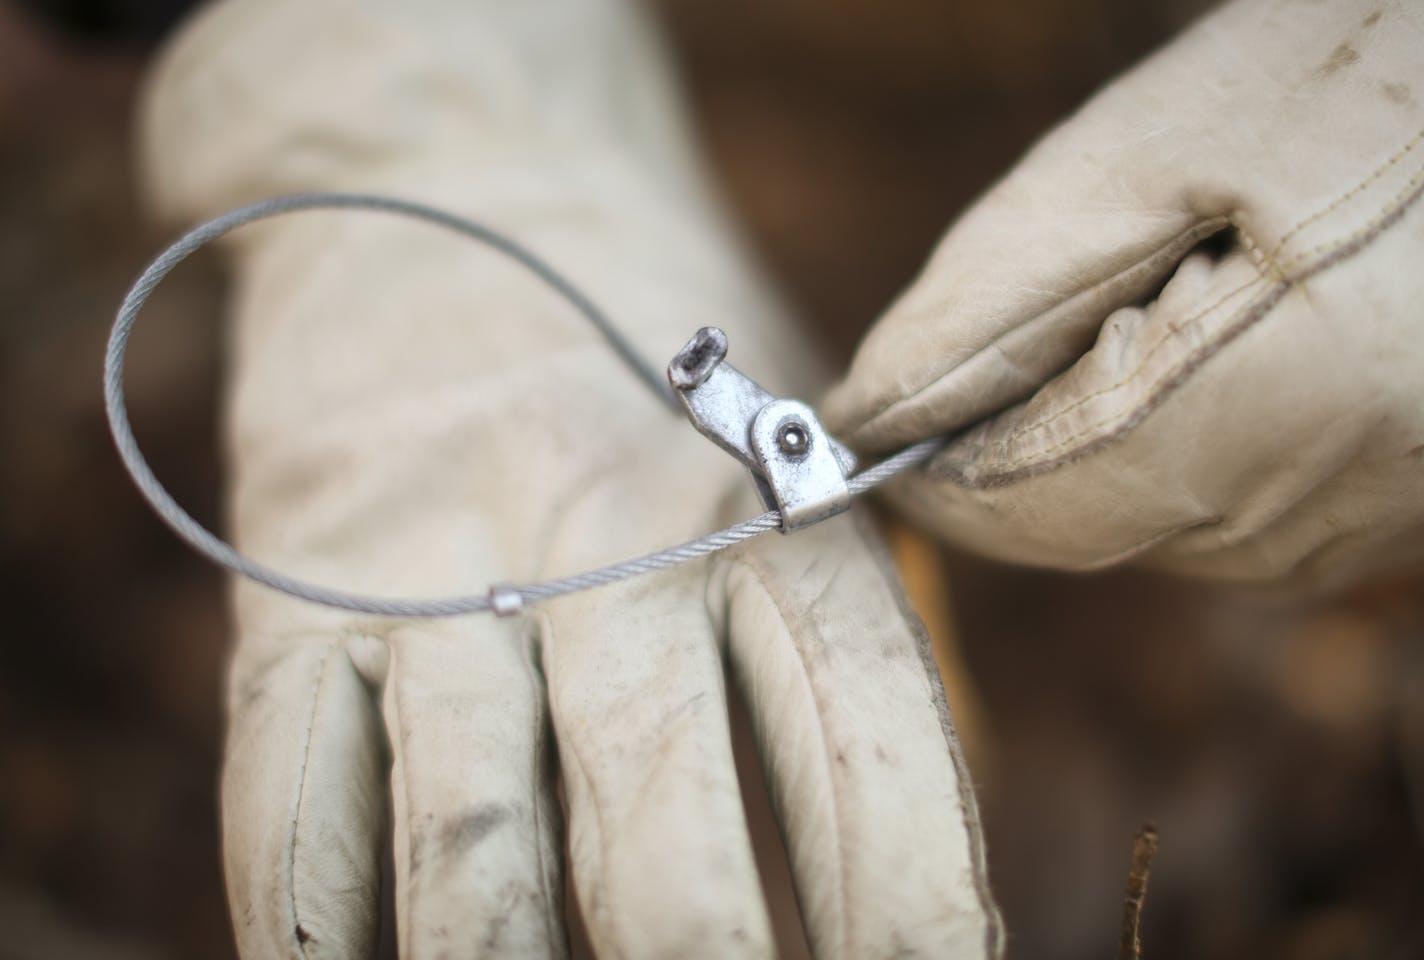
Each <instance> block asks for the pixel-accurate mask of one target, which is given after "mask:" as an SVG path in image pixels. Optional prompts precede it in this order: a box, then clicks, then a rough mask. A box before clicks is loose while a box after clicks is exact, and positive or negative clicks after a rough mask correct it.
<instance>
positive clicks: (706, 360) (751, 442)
mask: <svg viewBox="0 0 1424 960" xmlns="http://www.w3.org/2000/svg"><path fill="white" fill-rule="evenodd" d="M726 358H727V335H726V334H725V333H723V332H722V331H721V330H719V329H717V328H716V327H703V328H702V329H701V330H698V331H697V333H695V334H693V337H692V339H691V340H689V341H687V345H686V346H684V347H683V348H682V349H681V350H679V351H678V353H677V356H675V357H673V358H672V363H671V364H669V365H668V380H669V382H671V383H672V386H673V391H674V393H676V394H677V397H678V399H679V400H681V401H682V404H683V406H684V407H686V408H687V415H688V417H689V418H690V419H691V420H692V425H693V426H695V427H696V428H697V430H698V432H700V433H701V434H702V435H703V436H705V437H707V438H708V439H710V440H711V441H712V442H713V443H715V444H717V446H719V447H721V448H722V449H723V450H726V451H727V452H728V453H730V454H731V455H732V456H734V457H736V458H737V459H738V460H740V461H741V462H742V464H743V465H744V466H746V468H747V469H748V470H750V471H751V474H752V477H753V479H754V480H755V481H756V485H757V491H758V492H759V493H760V494H761V498H762V502H763V503H764V504H766V507H767V509H768V510H779V511H781V532H782V533H790V532H791V531H792V530H799V529H800V528H801V527H805V526H809V525H810V524H813V523H816V522H817V521H820V520H824V519H826V518H827V517H833V516H835V515H836V514H838V513H842V512H844V511H845V510H846V509H848V508H849V507H850V489H849V488H848V487H847V486H846V478H847V477H849V476H850V474H851V473H852V472H854V470H855V467H856V459H855V455H854V454H853V453H851V452H850V451H849V450H848V449H846V448H845V446H843V445H842V444H841V443H840V442H839V441H837V440H836V439H835V438H834V437H832V436H831V435H830V434H828V433H827V432H826V430H825V428H824V427H822V426H821V421H820V420H818V419H816V414H815V413H814V412H813V411H812V410H811V408H810V407H808V406H807V405H806V404H804V403H802V402H801V401H799V400H785V399H778V398H776V397H773V396H772V395H771V394H769V393H767V392H766V391H765V390H763V389H762V388H761V387H760V386H759V385H758V384H757V383H756V381H755V380H752V379H751V378H750V377H748V376H747V375H746V374H744V373H742V372H741V371H740V370H738V369H737V368H736V367H734V366H732V365H731V364H730V363H727V362H726Z"/></svg>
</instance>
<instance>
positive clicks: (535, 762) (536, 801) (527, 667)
mask: <svg viewBox="0 0 1424 960" xmlns="http://www.w3.org/2000/svg"><path fill="white" fill-rule="evenodd" d="M540 620H541V621H542V622H544V623H547V618H544V617H541V618H540ZM522 662H523V664H524V675H525V678H526V680H528V681H529V684H530V687H531V688H532V689H533V690H534V691H535V694H536V695H539V694H542V695H543V696H544V698H545V700H544V709H543V710H541V711H539V712H538V714H537V715H536V716H535V719H534V725H535V727H536V730H535V735H534V753H533V755H532V757H531V758H530V760H531V764H532V766H533V770H531V771H530V777H529V782H530V783H531V784H533V785H534V791H533V794H534V795H533V796H531V797H530V804H529V806H530V810H531V811H532V814H533V821H534V851H535V857H536V858H537V863H536V869H537V871H538V873H539V892H540V894H541V895H542V896H543V898H544V929H545V932H546V933H547V934H548V937H549V943H550V944H555V943H559V942H560V941H561V940H563V939H564V935H563V932H562V931H560V930H557V929H556V928H555V922H554V916H553V910H552V907H553V905H554V902H555V900H554V897H553V891H552V890H551V889H550V887H549V877H548V875H547V873H546V872H545V863H544V833H545V823H544V805H543V803H542V802H541V798H540V796H539V793H540V790H539V788H540V786H541V785H542V784H543V781H544V774H545V772H546V770H545V769H543V766H544V764H546V763H547V758H546V751H547V750H548V749H549V732H550V731H549V726H550V724H551V723H552V714H551V713H550V711H549V703H548V685H547V684H546V683H544V682H543V677H542V676H540V675H539V674H538V671H536V670H535V669H534V663H533V660H532V658H529V657H525V658H523V659H522ZM546 718H547V719H546ZM549 786H550V789H553V784H550V785H549ZM560 846H561V847H562V844H561V845H560ZM562 855H563V851H562V849H560V851H559V856H560V858H561V859H562Z"/></svg>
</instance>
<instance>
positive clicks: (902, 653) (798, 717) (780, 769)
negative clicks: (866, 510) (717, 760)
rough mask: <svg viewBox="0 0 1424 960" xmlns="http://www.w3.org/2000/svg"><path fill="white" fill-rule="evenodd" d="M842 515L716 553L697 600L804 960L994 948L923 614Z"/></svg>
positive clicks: (996, 941) (979, 854)
mask: <svg viewBox="0 0 1424 960" xmlns="http://www.w3.org/2000/svg"><path fill="white" fill-rule="evenodd" d="M862 523H863V521H862V519H861V517H860V515H859V514H855V515H851V516H843V517H837V518H834V519H832V520H828V521H826V522H824V523H821V524H818V525H817V526H815V527H812V528H810V529H807V530H804V531H800V532H798V533H796V534H795V535H794V536H792V537H785V538H782V537H764V538H762V539H761V540H758V541H756V542H754V543H752V544H748V545H747V546H746V547H744V548H741V549H739V550H738V551H737V552H736V553H735V554H734V555H733V556H731V557H728V558H727V559H726V560H724V561H722V562H720V563H719V564H718V565H717V566H718V570H717V576H716V577H715V578H714V581H713V582H714V585H715V586H716V587H717V589H716V590H715V591H714V594H713V600H712V602H713V604H714V609H715V610H719V611H720V612H721V613H722V615H723V616H725V618H726V623H727V627H728V631H729V636H730V642H731V655H732V665H733V672H734V675H735V677H736V678H737V681H738V683H739V685H740V686H741V688H742V690H743V694H744V696H745V698H746V701H747V703H748V706H749V711H750V714H751V719H752V724H753V727H754V729H755V731H756V735H757V740H758V744H759V746H760V752H761V757H762V762H763V765H764V767H765V769H766V775H767V780H768V782H769V784H770V787H771V792H772V797H773V801H774V803H775V805H776V808H777V810H778V812H779V815H780V820H781V824H782V830H783V833H784V835H785V838H786V844H787V849H788V852H789V855H790V860H791V865H792V870H793V873H794V875H795V882H796V889H797V897H798V900H799V901H800V904H801V911H802V916H803V917H804V918H805V921H806V928H807V936H808V939H809V940H810V942H811V945H812V948H813V950H814V952H815V954H816V956H817V957H818V958H820V960H836V958H843V957H844V958H853V957H866V956H890V955H894V956H904V957H910V956H917V957H934V958H947V957H997V956H998V955H999V952H1000V950H1001V944H1002V932H1001V930H1000V926H999V921H998V915H997V912H996V909H995V907H994V904H993V902H992V900H991V898H990V895H989V891H988V885H987V879H986V875H985V865H984V851H983V842H982V837H981V834H980V829H979V823H978V813H977V808H976V806H975V801H974V796H973V790H972V786H971V784H970V782H969V780H968V778H967V773H966V771H965V770H964V768H963V764H962V761H961V760H960V758H959V748H958V743H957V741H956V740H955V736H954V730H953V727H952V725H951V724H950V719H949V713H948V708H947V706H946V704H945V700H944V689H943V687H942V686H941V684H940V680H939V674H938V672H937V671H936V670H935V668H934V661H933V659H932V656H931V653H930V650H929V646H928V639H927V637H926V636H925V634H924V630H923V627H922V626H921V625H920V623H919V621H918V619H917V618H916V617H915V615H914V614H913V612H911V611H910V610H909V609H908V608H907V607H906V606H905V605H904V602H903V597H902V595H901V593H900V590H899V586H898V583H897V581H896V579H895V575H894V572H893V570H892V569H891V568H890V566H889V561H888V558H887V556H886V555H885V553H884V551H883V548H882V547H881V546H880V545H879V543H878V541H876V540H875V539H874V537H873V534H871V533H870V531H869V530H868V529H865V528H864V527H863V526H862Z"/></svg>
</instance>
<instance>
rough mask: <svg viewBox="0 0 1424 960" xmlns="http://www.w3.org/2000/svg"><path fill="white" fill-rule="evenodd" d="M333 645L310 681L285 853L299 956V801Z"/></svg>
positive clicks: (303, 792) (302, 947)
mask: <svg viewBox="0 0 1424 960" xmlns="http://www.w3.org/2000/svg"><path fill="white" fill-rule="evenodd" d="M335 649H336V641H334V640H333V641H330V642H329V643H327V645H326V650H325V651H324V652H323V653H322V655H321V660H320V661H318V663H317V669H316V680H315V681H314V682H313V683H312V705H311V714H310V716H308V718H307V727H306V733H305V740H306V742H305V744H304V745H303V748H302V765H301V768H300V769H299V770H298V771H297V797H296V802H295V803H294V804H293V806H292V839H291V844H290V845H289V846H288V857H287V897H288V901H289V903H290V905H291V913H292V937H293V940H294V943H295V946H296V948H297V953H298V955H299V956H302V957H305V956H306V955H307V948H306V939H304V936H306V937H307V938H308V939H309V934H306V932H305V931H304V930H303V928H302V924H301V918H300V917H298V916H297V831H298V827H299V826H300V823H301V815H302V801H303V800H304V799H305V797H306V787H307V767H308V766H309V765H310V763H311V751H312V740H313V739H314V738H313V735H312V734H313V731H314V730H315V729H316V715H317V708H318V707H319V706H320V704H321V691H322V690H323V689H325V686H326V667H327V664H328V663H330V661H331V653H332V651H333V650H335Z"/></svg>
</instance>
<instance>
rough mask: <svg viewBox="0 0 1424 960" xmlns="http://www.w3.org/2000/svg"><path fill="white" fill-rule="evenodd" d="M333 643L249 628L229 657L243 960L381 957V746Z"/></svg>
mask: <svg viewBox="0 0 1424 960" xmlns="http://www.w3.org/2000/svg"><path fill="white" fill-rule="evenodd" d="M335 636H336V634H335V633H331V634H326V635H308V636H283V637H272V636H256V635H254V634H251V633H245V634H244V635H243V636H242V638H241V642H240V644H239V646H238V651H237V655H236V657H235V659H234V662H233V668H232V674H231V677H232V679H231V682H230V692H229V711H228V716H229V728H228V737H227V755H226V762H225V764H224V767H223V778H222V807H223V856H224V861H225V870H226V874H227V886H228V898H229V903H230V907H231V910H232V919H233V927H234V930H235V932H236V936H237V945H238V951H239V953H240V954H241V955H242V956H244V957H251V958H257V957H307V958H311V960H315V958H318V957H332V958H335V957H363V956H370V955H371V954H372V953H373V952H374V950H375V946H376V928H377V917H378V915H379V911H378V907H377V904H378V899H379V889H380V849H381V833H382V827H383V824H384V821H385V769H384V762H383V760H384V755H385V747H384V743H383V738H382V735H381V727H380V720H379V717H378V713H377V710H376V705H375V702H374V700H373V697H372V695H371V692H370V691H369V690H368V689H367V688H366V686H365V684H364V683H363V681H362V678H361V676H360V675H359V674H358V672H357V670H356V668H355V667H354V666H353V664H352V660H351V658H350V656H349V655H348V652H347V647H346V645H345V643H343V642H342V641H341V640H339V639H335Z"/></svg>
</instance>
